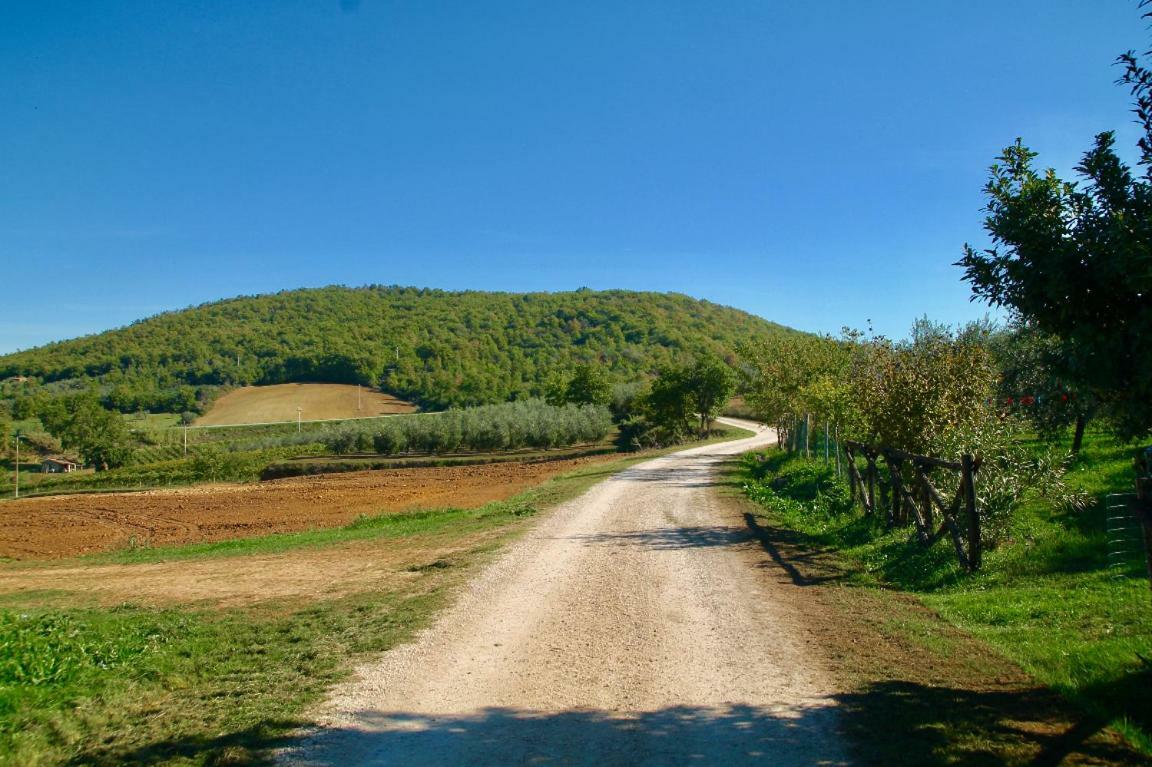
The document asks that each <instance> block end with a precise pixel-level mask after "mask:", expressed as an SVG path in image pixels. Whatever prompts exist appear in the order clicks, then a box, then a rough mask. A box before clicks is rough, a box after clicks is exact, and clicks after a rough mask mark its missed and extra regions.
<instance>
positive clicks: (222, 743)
mask: <svg viewBox="0 0 1152 767" xmlns="http://www.w3.org/2000/svg"><path fill="white" fill-rule="evenodd" d="M303 725H304V723H303V722H299V721H291V720H268V721H264V722H260V723H259V724H255V725H252V726H251V727H247V728H245V729H242V730H236V731H235V732H228V733H224V734H223V735H216V736H209V735H203V734H194V735H185V736H182V737H172V738H168V739H165V740H158V741H155V742H152V743H147V744H144V745H142V746H136V747H131V748H124V747H114V746H101V747H99V748H94V749H90V750H88V751H84V752H82V753H80V754H77V755H76V756H74V757H72V758H71V759H69V760H68V761H67V762H65V764H66V765H68V767H81V765H83V766H84V767H113V766H114V765H153V764H169V763H172V762H178V763H184V762H185V760H189V761H191V762H192V763H194V764H206V765H270V764H272V763H273V761H272V751H273V750H274V749H277V748H282V747H284V746H287V745H289V744H290V743H292V742H294V741H293V737H292V735H291V733H293V732H294V731H296V730H298V729H299V728H300V727H302V726H303Z"/></svg>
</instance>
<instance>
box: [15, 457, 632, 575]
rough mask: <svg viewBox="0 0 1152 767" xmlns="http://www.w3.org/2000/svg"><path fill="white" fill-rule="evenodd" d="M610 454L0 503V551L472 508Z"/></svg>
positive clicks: (221, 534) (168, 541)
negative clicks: (390, 513)
mask: <svg viewBox="0 0 1152 767" xmlns="http://www.w3.org/2000/svg"><path fill="white" fill-rule="evenodd" d="M617 457H618V456H615V455H602V456H591V457H586V458H574V459H568V460H561V461H548V462H541V463H499V464H487V465H483V466H447V467H438V468H418V469H389V470H383V471H362V472H353V473H349V474H329V475H320V476H311V477H291V478H288V479H279V480H272V481H268V482H261V483H258V484H250V485H211V486H199V487H194V488H183V489H171V490H152V491H146V492H140V493H100V494H91V495H68V496H52V497H45V498H29V499H26V500H19V501H6V502H3V503H0V557H7V558H9V559H18V560H34V559H58V558H61V557H71V556H76V555H80V554H89V553H94V552H101V551H112V550H116V549H123V548H126V547H129V546H131V545H138V546H171V545H177V544H185V543H200V542H205V541H222V540H228V539H233V538H248V537H253V536H258V535H267V534H269V533H282V532H292V531H299V530H311V529H318V528H326V527H337V526H340V525H345V524H347V523H349V522H351V521H353V520H354V519H356V517H358V516H360V515H361V514H368V515H375V514H384V513H389V512H398V511H408V510H414V509H429V508H443V507H454V508H474V507H477V506H481V505H483V504H485V503H488V502H490V501H498V500H504V499H506V498H510V497H511V496H513V495H516V494H517V493H519V492H522V491H524V490H526V489H528V488H530V487H532V486H534V485H538V484H540V483H541V482H543V481H545V480H546V479H548V478H550V477H553V476H556V475H557V474H562V473H564V472H568V471H572V470H573V469H575V468H577V467H579V466H584V465H587V464H589V463H598V462H603V461H610V460H614V459H616V458H617Z"/></svg>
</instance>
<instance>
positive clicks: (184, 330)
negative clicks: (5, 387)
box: [0, 286, 790, 409]
mask: <svg viewBox="0 0 1152 767" xmlns="http://www.w3.org/2000/svg"><path fill="white" fill-rule="evenodd" d="M780 332H790V331H789V330H788V329H787V328H784V327H783V326H781V325H776V324H773V323H770V322H767V321H766V320H763V319H761V318H759V317H755V316H753V315H750V314H747V313H746V312H742V311H739V310H737V309H732V308H729V307H725V306H719V305H717V304H712V303H709V302H707V301H699V300H696V299H693V298H690V297H688V296H684V295H679V294H668V293H638V292H630V291H619V290H613V291H591V290H578V291H574V292H569V293H523V294H517V293H484V292H473V291H466V292H447V291H441V290H428V289H417V288H400V287H381V286H370V287H365V288H346V287H327V288H320V289H306V290H294V291H286V292H282V293H277V294H275V295H263V296H246V297H240V298H233V299H228V300H224V301H218V302H215V303H210V304H204V305H201V306H197V307H194V308H190V309H185V310H182V311H175V312H168V313H165V314H160V315H158V316H155V317H151V318H149V319H145V320H141V321H139V322H136V323H134V324H132V325H129V326H128V327H124V328H120V329H117V330H111V331H108V332H106V333H100V334H98V335H92V336H86V337H84V338H78V339H75V340H71V341H61V342H57V343H52V344H48V345H47V346H43V347H39V348H36V349H30V350H27V351H22V352H17V353H15V354H10V355H7V356H3V357H0V379H2V378H8V377H11V376H16V375H28V376H35V377H38V378H40V379H42V380H43V381H45V382H50V381H62V380H68V379H95V380H98V381H99V382H100V383H101V384H103V385H104V388H105V391H108V390H110V389H115V390H117V391H119V392H120V393H121V394H122V395H123V396H131V395H132V394H133V393H135V394H136V395H139V396H138V397H137V399H138V401H139V403H140V406H142V407H144V406H146V405H145V404H144V403H146V402H148V401H149V397H146V396H143V395H144V394H145V393H147V392H153V393H158V392H160V391H172V390H174V389H177V388H184V389H185V391H186V390H187V387H188V386H204V385H226V384H236V385H240V384H273V383H283V382H288V381H324V382H342V383H362V384H366V385H372V386H381V387H382V388H384V389H386V390H388V391H391V392H394V393H395V394H397V395H400V396H403V397H407V398H410V399H412V400H414V401H417V402H419V403H421V404H423V405H425V406H429V407H443V406H448V405H464V404H474V403H483V402H497V401H502V400H507V399H509V398H512V397H516V396H525V395H536V394H540V393H542V392H543V390H544V388H545V386H546V385H547V383H548V381H549V379H550V378H551V377H552V376H555V375H559V374H562V373H564V372H565V371H566V370H567V369H568V368H570V367H571V366H572V365H574V364H576V363H580V362H591V363H596V364H599V365H603V367H604V368H605V370H606V371H607V372H609V373H610V374H611V376H612V377H613V378H616V379H618V380H629V379H634V378H637V377H639V376H640V375H642V374H644V373H648V372H651V371H653V370H655V369H656V368H657V367H659V366H660V365H662V364H664V363H670V362H673V361H675V362H684V361H685V360H686V358H687V357H691V356H694V355H697V354H700V353H709V354H714V355H716V356H719V357H721V358H723V359H726V360H729V361H732V360H733V356H732V355H733V351H734V347H735V345H736V343H737V342H738V341H740V340H742V339H747V338H753V337H758V336H764V335H768V334H772V333H780ZM120 404H121V406H124V404H126V403H123V402H122V403H120ZM152 409H155V405H153V408H152Z"/></svg>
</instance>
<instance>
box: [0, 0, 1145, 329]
mask: <svg viewBox="0 0 1152 767" xmlns="http://www.w3.org/2000/svg"><path fill="white" fill-rule="evenodd" d="M1148 42H1149V35H1148V33H1147V31H1146V29H1145V24H1144V23H1143V22H1142V21H1141V20H1140V18H1139V11H1138V9H1137V7H1136V1H1135V0H1124V1H1121V0H1080V1H1079V2H1071V1H1066V2H1060V1H1059V0H1036V1H1035V2H1031V1H1030V2H1024V1H1021V2H1006V1H1004V0H1001V1H999V2H993V1H991V0H985V1H979V0H978V1H975V2H973V1H971V0H970V1H968V2H935V1H933V2H923V1H922V0H921V1H915V2H913V1H909V2H874V3H860V2H840V1H839V0H828V1H826V2H821V3H796V2H767V1H761V2H737V1H730V2H723V3H715V2H671V1H668V0H665V1H664V2H625V3H617V2H544V1H541V0H537V1H535V2H527V1H526V2H495V1H493V2H437V1H436V0H404V1H389V2H385V1H383V0H360V2H353V1H352V0H344V2H340V1H339V0H309V1H307V2H305V1H304V0H296V1H295V2H289V1H288V0H280V1H278V2H258V1H255V0H253V1H252V2H243V3H235V2H228V1H225V0H221V1H220V2H175V3H174V2H162V1H161V0H148V1H147V2H108V3H105V2H98V1H97V0H86V1H85V2H83V3H76V2H63V3H56V2H50V1H48V0H24V1H21V2H17V0H0V115H2V118H0V274H2V275H3V277H2V278H0V310H2V312H3V316H2V318H0V352H5V351H12V350H15V349H18V348H28V347H30V346H34V345H38V344H40V343H44V342H47V341H51V340H58V339H61V338H67V337H73V336H77V335H81V334H85V333H91V332H97V331H100V330H104V329H107V328H110V327H115V326H119V325H123V324H126V323H128V322H131V321H133V320H135V319H138V318H141V317H144V316H147V315H150V314H154V313H156V312H159V311H163V310H167V309H174V308H180V307H184V306H188V305H192V304H197V303H202V302H205V301H211V300H215V299H218V298H225V297H230V296H233V295H238V294H252V293H263V292H269V291H277V290H282V289H290V288H296V287H303V286H319V285H326V284H334V283H342V284H349V285H362V284H368V283H383V284H403V285H418V286H431V287H441V288H449V289H463V288H471V289H481V290H514V291H521V290H569V289H574V288H578V287H581V286H587V287H591V288H610V287H620V288H631V289H638V290H662V291H663V290H671V291H679V292H683V293H688V294H690V295H693V296H697V297H700V298H707V299H709V300H712V301H716V302H718V303H724V304H729V305H732V306H736V307H739V308H742V309H745V310H748V311H751V312H753V313H755V314H759V315H761V316H763V317H766V318H768V319H771V320H775V321H778V322H782V323H784V324H788V325H792V326H794V327H798V328H802V329H805V330H815V331H827V332H836V331H838V329H839V328H840V327H841V326H843V325H851V326H855V327H863V326H864V325H865V324H866V323H867V321H868V320H871V321H872V324H873V326H874V327H875V329H876V330H877V331H878V332H883V333H886V334H889V335H895V336H900V335H903V334H904V333H905V332H906V331H907V329H908V328H909V326H910V325H911V323H912V321H913V320H914V319H915V318H917V317H919V316H922V315H925V314H927V315H928V316H930V317H932V318H934V319H938V320H941V321H945V322H949V323H956V322H961V321H966V320H968V319H973V318H976V317H979V316H982V315H983V314H984V313H985V311H986V308H985V307H983V306H981V305H978V304H971V303H970V302H969V301H968V291H967V288H966V286H965V284H964V283H962V282H961V281H960V279H959V278H960V270H959V269H957V268H956V267H954V266H952V263H953V262H955V261H956V260H957V259H958V258H959V256H960V254H961V247H962V246H963V244H964V242H966V241H970V242H973V243H974V244H979V243H982V242H983V236H982V235H983V232H982V228H981V220H982V214H981V212H980V208H981V206H982V204H983V199H982V193H981V186H982V185H983V183H984V181H985V179H986V175H987V167H988V165H989V164H990V163H991V162H992V160H993V159H994V157H995V155H996V154H997V153H998V152H999V150H1000V149H1001V148H1003V147H1004V146H1005V145H1007V144H1009V143H1011V142H1012V141H1013V140H1014V139H1015V138H1016V137H1017V136H1021V137H1023V138H1024V140H1025V143H1026V144H1028V145H1030V146H1031V147H1032V148H1034V149H1036V150H1037V151H1039V152H1040V153H1041V158H1040V159H1041V162H1043V163H1044V164H1046V165H1051V166H1054V167H1056V168H1057V169H1058V170H1059V171H1061V172H1062V173H1067V172H1068V171H1069V169H1070V168H1071V166H1072V165H1074V164H1075V162H1076V160H1077V158H1078V156H1079V155H1080V153H1082V152H1083V151H1084V150H1085V149H1087V148H1088V147H1089V145H1090V144H1091V141H1092V137H1093V136H1094V135H1095V134H1096V133H1097V132H1099V131H1101V130H1108V129H1115V130H1117V131H1118V133H1119V138H1120V143H1121V144H1122V145H1123V146H1124V148H1125V149H1128V148H1129V147H1131V146H1132V145H1134V143H1135V136H1136V129H1135V127H1134V126H1133V125H1132V117H1131V115H1130V113H1129V111H1128V109H1129V103H1128V99H1127V96H1126V94H1125V92H1124V91H1123V89H1121V88H1120V87H1118V86H1116V85H1114V83H1113V81H1114V80H1115V78H1116V77H1117V76H1118V74H1119V72H1118V70H1117V69H1116V68H1115V67H1113V66H1112V61H1113V60H1114V59H1115V57H1116V56H1117V55H1118V54H1119V53H1121V52H1123V51H1125V50H1127V49H1132V48H1135V49H1137V50H1143V49H1145V48H1147V47H1149V45H1148Z"/></svg>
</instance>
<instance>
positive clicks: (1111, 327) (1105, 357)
mask: <svg viewBox="0 0 1152 767" xmlns="http://www.w3.org/2000/svg"><path fill="white" fill-rule="evenodd" d="M1120 63H1121V64H1122V65H1123V66H1124V68H1125V73H1124V76H1123V77H1122V78H1121V80H1122V82H1125V83H1127V84H1129V85H1130V86H1131V89H1132V94H1133V97H1134V99H1135V111H1136V114H1137V117H1138V121H1139V122H1140V124H1141V126H1142V128H1143V130H1144V135H1143V136H1142V137H1141V138H1140V142H1139V146H1140V150H1141V160H1140V163H1141V164H1142V165H1143V166H1144V173H1143V174H1142V175H1141V176H1139V177H1138V176H1136V175H1135V174H1134V173H1133V171H1132V169H1131V168H1130V167H1129V166H1128V165H1126V164H1125V163H1124V162H1123V161H1121V159H1120V158H1119V156H1118V155H1117V154H1116V151H1115V135H1114V133H1112V132H1111V131H1107V132H1103V133H1100V134H1099V135H1097V136H1096V141H1095V145H1094V146H1093V148H1092V149H1090V150H1089V151H1088V152H1086V153H1085V154H1084V156H1083V158H1082V159H1081V161H1080V163H1079V164H1078V165H1077V166H1076V168H1075V170H1076V173H1077V175H1078V176H1079V181H1078V182H1077V183H1071V182H1067V181H1064V180H1062V179H1060V178H1059V177H1058V176H1057V175H1056V173H1055V171H1053V170H1051V169H1049V170H1047V171H1040V170H1038V169H1037V168H1036V167H1035V166H1034V163H1033V161H1034V160H1035V159H1036V157H1037V155H1036V153H1035V152H1033V151H1031V150H1029V149H1028V148H1027V147H1025V146H1024V145H1023V143H1022V142H1021V141H1020V140H1019V139H1017V141H1016V143H1015V144H1013V145H1012V146H1009V147H1008V148H1006V149H1005V150H1004V152H1003V153H1002V154H1001V155H1000V157H999V159H998V161H997V162H996V163H995V164H994V165H993V166H992V169H991V175H990V178H989V181H988V183H987V185H986V186H985V194H986V196H987V198H988V203H987V206H986V210H987V213H988V215H987V217H986V219H985V222H984V227H985V229H986V231H987V232H988V235H989V237H990V239H991V247H989V248H986V249H984V250H977V249H975V248H973V247H971V246H967V245H966V246H965V248H964V257H963V258H962V259H961V260H960V262H959V265H961V266H963V267H964V279H965V280H967V281H968V282H969V283H970V284H971V286H972V292H973V296H974V297H975V298H979V299H984V300H986V301H989V302H990V303H992V304H994V305H997V306H1004V307H1009V308H1011V309H1012V310H1013V311H1014V312H1016V313H1018V314H1019V315H1020V317H1021V318H1022V319H1023V320H1024V321H1025V322H1027V323H1029V324H1030V325H1032V326H1034V327H1035V328H1036V329H1037V330H1038V331H1040V332H1042V333H1044V334H1045V335H1047V336H1050V337H1052V338H1055V339H1059V341H1060V343H1061V347H1060V354H1059V356H1058V357H1057V363H1058V369H1057V371H1056V372H1057V373H1058V375H1059V376H1060V377H1061V378H1062V379H1063V380H1066V381H1068V382H1070V384H1072V385H1075V386H1077V387H1080V388H1083V389H1084V390H1087V391H1089V392H1091V393H1093V394H1094V395H1095V396H1096V397H1097V398H1098V400H1099V401H1100V403H1101V406H1102V408H1103V409H1105V410H1106V412H1107V413H1108V414H1109V415H1110V416H1111V417H1112V419H1113V423H1114V424H1115V425H1116V427H1117V430H1118V433H1119V434H1120V435H1121V436H1124V437H1130V438H1131V437H1139V436H1142V435H1146V434H1148V433H1149V432H1152V354H1149V353H1148V348H1149V339H1152V258H1150V257H1149V254H1150V253H1152V215H1150V214H1152V73H1150V72H1149V70H1148V69H1147V68H1146V67H1144V66H1143V65H1141V64H1140V62H1139V60H1138V59H1137V58H1136V56H1135V55H1134V54H1132V53H1128V54H1125V55H1124V56H1122V57H1121V58H1120Z"/></svg>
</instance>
